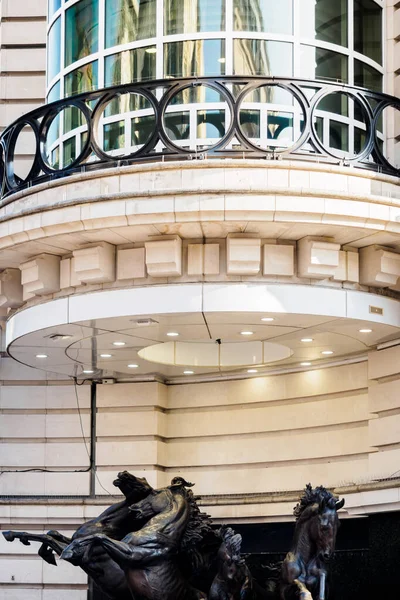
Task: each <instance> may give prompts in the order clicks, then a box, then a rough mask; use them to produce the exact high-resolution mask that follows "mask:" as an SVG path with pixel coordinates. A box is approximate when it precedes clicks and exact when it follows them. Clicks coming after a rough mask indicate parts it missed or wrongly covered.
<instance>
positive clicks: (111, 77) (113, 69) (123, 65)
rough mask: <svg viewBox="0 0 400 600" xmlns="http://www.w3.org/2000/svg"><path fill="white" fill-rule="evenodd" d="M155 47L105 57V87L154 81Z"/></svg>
mask: <svg viewBox="0 0 400 600" xmlns="http://www.w3.org/2000/svg"><path fill="white" fill-rule="evenodd" d="M154 50H155V46H150V47H148V48H136V49H135V50H126V51H125V52H120V53H119V54H112V55H111V56H106V59H105V75H104V83H105V85H106V86H107V87H108V86H112V85H122V84H124V83H130V82H131V81H132V79H134V80H135V81H146V80H149V79H156V54H155V52H154Z"/></svg>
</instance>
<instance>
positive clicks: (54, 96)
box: [47, 81, 61, 102]
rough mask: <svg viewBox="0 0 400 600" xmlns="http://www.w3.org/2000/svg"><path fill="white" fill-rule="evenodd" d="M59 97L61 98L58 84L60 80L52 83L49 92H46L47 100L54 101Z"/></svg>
mask: <svg viewBox="0 0 400 600" xmlns="http://www.w3.org/2000/svg"><path fill="white" fill-rule="evenodd" d="M60 99H61V85H60V82H59V81H58V82H57V83H56V84H55V85H53V87H52V88H51V90H50V92H49V93H48V95H47V102H56V100H60Z"/></svg>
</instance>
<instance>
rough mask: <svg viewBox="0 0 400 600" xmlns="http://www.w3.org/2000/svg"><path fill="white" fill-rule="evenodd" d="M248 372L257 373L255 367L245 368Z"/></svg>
mask: <svg viewBox="0 0 400 600" xmlns="http://www.w3.org/2000/svg"><path fill="white" fill-rule="evenodd" d="M247 372H248V373H258V370H257V369H247Z"/></svg>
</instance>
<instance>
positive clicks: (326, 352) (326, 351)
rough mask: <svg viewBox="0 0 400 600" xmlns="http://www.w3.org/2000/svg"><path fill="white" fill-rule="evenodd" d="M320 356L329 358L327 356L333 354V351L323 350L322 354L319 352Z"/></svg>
mask: <svg viewBox="0 0 400 600" xmlns="http://www.w3.org/2000/svg"><path fill="white" fill-rule="evenodd" d="M321 354H325V355H326V356H329V354H333V350H324V351H323V352H321Z"/></svg>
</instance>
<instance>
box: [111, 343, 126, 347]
mask: <svg viewBox="0 0 400 600" xmlns="http://www.w3.org/2000/svg"><path fill="white" fill-rule="evenodd" d="M113 346H126V342H113Z"/></svg>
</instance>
